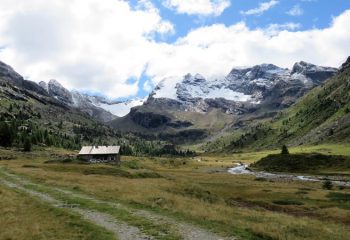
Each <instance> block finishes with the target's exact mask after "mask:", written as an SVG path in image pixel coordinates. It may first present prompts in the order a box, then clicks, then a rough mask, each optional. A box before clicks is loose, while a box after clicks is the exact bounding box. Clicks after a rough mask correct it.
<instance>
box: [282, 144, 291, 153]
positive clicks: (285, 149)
mask: <svg viewBox="0 0 350 240" xmlns="http://www.w3.org/2000/svg"><path fill="white" fill-rule="evenodd" d="M281 154H289V151H288V148H287V146H286V145H283V146H282V151H281Z"/></svg>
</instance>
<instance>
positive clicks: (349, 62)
mask: <svg viewBox="0 0 350 240" xmlns="http://www.w3.org/2000/svg"><path fill="white" fill-rule="evenodd" d="M347 68H350V56H349V57H348V59H347V60H346V61H345V62H344V63H343V64H342V65H341V67H340V71H344V70H345V69H347Z"/></svg>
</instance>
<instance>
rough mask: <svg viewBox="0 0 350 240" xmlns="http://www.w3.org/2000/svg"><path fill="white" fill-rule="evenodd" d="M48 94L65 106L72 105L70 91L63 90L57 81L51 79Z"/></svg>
mask: <svg viewBox="0 0 350 240" xmlns="http://www.w3.org/2000/svg"><path fill="white" fill-rule="evenodd" d="M48 92H49V94H50V95H51V96H53V97H54V98H56V99H57V100H59V101H61V102H63V103H65V104H67V105H72V104H73V97H72V94H71V93H70V91H68V90H67V89H66V88H64V87H63V86H62V85H61V84H60V83H59V82H58V81H56V80H55V79H51V80H50V81H49V83H48Z"/></svg>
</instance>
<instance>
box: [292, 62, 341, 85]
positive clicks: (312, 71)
mask: <svg viewBox="0 0 350 240" xmlns="http://www.w3.org/2000/svg"><path fill="white" fill-rule="evenodd" d="M336 72H337V69H335V68H330V67H320V66H316V65H314V64H310V63H306V62H303V61H302V62H299V63H295V64H294V66H293V69H292V72H291V74H292V76H293V75H296V74H301V75H304V76H305V77H306V78H307V79H310V80H311V81H312V84H314V85H319V84H321V83H322V82H324V81H325V80H326V79H328V78H330V77H332V76H334V75H335V73H336Z"/></svg>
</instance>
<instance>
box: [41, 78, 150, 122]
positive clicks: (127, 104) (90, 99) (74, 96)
mask: <svg viewBox="0 0 350 240" xmlns="http://www.w3.org/2000/svg"><path fill="white" fill-rule="evenodd" d="M39 86H41V87H42V88H43V89H44V90H45V91H47V93H48V94H49V95H50V96H52V97H54V98H55V99H56V100H58V101H60V102H62V103H64V104H66V105H68V106H71V107H75V108H78V109H79V110H81V111H83V112H86V113H88V114H89V115H90V116H92V117H94V118H96V119H97V120H99V121H102V122H109V121H111V120H113V119H115V118H117V117H123V116H125V115H126V114H128V113H129V112H130V109H131V108H132V107H135V106H140V105H142V104H143V102H144V100H143V99H134V100H128V101H113V100H109V99H107V98H104V97H101V96H91V95H88V94H85V93H80V92H78V91H69V90H68V89H66V88H64V87H63V86H62V85H61V84H60V83H59V82H58V81H56V80H54V79H52V80H50V81H49V82H48V83H46V82H43V81H42V82H40V83H39Z"/></svg>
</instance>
